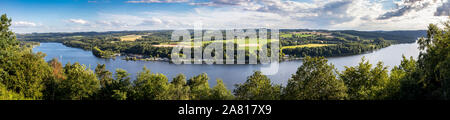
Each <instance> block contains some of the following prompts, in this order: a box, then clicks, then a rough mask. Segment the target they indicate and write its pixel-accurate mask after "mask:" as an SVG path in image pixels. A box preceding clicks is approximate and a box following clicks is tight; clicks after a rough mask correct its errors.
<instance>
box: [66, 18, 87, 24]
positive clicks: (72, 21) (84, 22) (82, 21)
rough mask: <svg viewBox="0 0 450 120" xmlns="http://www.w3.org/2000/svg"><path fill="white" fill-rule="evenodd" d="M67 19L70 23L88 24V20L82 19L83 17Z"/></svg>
mask: <svg viewBox="0 0 450 120" xmlns="http://www.w3.org/2000/svg"><path fill="white" fill-rule="evenodd" d="M68 21H69V22H70V23H76V24H82V25H85V24H88V21H86V20H83V19H69V20H68Z"/></svg>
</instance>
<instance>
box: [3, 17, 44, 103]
mask: <svg viewBox="0 0 450 120" xmlns="http://www.w3.org/2000/svg"><path fill="white" fill-rule="evenodd" d="M0 19H1V21H0V68H1V70H0V76H1V78H0V83H2V84H3V85H4V86H5V87H6V89H7V90H8V91H11V92H16V93H18V94H23V95H24V96H25V97H27V98H32V99H42V96H43V93H42V91H43V89H44V88H45V86H44V85H43V84H42V82H43V80H45V79H49V78H50V76H51V75H50V73H51V72H50V71H51V68H50V67H49V66H48V64H47V63H46V62H45V61H44V59H43V58H44V56H45V55H44V54H43V53H37V54H35V53H32V51H31V48H27V47H26V46H20V45H19V41H17V40H16V37H15V35H14V33H13V32H12V31H11V30H10V29H9V27H10V26H11V19H8V17H7V16H6V14H3V15H2V16H1V18H0Z"/></svg>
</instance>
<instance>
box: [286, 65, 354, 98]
mask: <svg viewBox="0 0 450 120" xmlns="http://www.w3.org/2000/svg"><path fill="white" fill-rule="evenodd" d="M327 61H328V60H326V59H325V58H323V57H316V58H311V57H306V58H305V59H304V61H303V65H302V66H301V67H299V68H298V70H297V72H296V73H295V74H294V75H292V78H291V79H289V81H288V84H287V86H286V89H284V98H285V99H290V100H344V99H346V98H347V93H346V92H347V87H346V86H345V85H344V82H343V81H342V80H338V79H337V78H336V75H335V74H336V70H335V68H334V66H333V65H328V63H327Z"/></svg>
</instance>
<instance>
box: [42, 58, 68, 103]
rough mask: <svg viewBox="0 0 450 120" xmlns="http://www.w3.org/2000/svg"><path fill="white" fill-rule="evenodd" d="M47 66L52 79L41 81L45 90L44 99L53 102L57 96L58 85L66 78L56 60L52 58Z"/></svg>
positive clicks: (59, 63)
mask: <svg viewBox="0 0 450 120" xmlns="http://www.w3.org/2000/svg"><path fill="white" fill-rule="evenodd" d="M48 64H49V65H50V67H51V68H52V77H50V78H49V79H46V80H44V81H43V83H44V85H45V89H44V90H43V93H44V99H46V100H55V99H56V98H57V96H59V95H58V94H59V92H58V85H59V84H60V83H61V81H63V80H65V79H66V76H65V75H64V68H63V67H62V64H61V62H59V61H58V59H56V58H53V59H52V60H50V61H49V62H48Z"/></svg>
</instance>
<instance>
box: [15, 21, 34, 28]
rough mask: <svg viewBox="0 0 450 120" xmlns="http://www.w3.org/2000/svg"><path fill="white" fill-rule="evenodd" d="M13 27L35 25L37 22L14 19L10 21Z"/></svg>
mask: <svg viewBox="0 0 450 120" xmlns="http://www.w3.org/2000/svg"><path fill="white" fill-rule="evenodd" d="M12 26H13V27H36V26H38V24H36V23H34V22H28V21H15V22H12Z"/></svg>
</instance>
